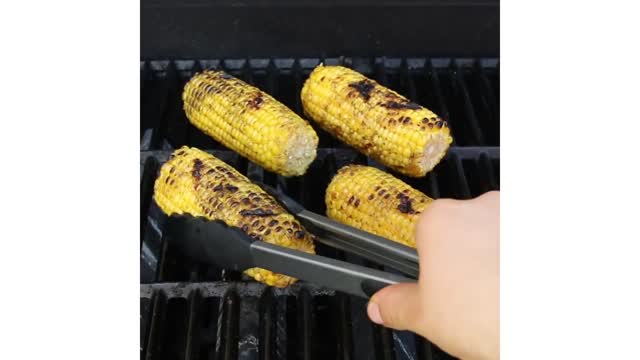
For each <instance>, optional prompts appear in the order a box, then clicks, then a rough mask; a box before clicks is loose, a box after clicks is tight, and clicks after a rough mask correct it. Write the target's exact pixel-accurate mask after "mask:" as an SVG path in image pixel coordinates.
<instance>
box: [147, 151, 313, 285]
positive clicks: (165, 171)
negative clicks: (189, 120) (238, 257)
mask: <svg viewBox="0 0 640 360" xmlns="http://www.w3.org/2000/svg"><path fill="white" fill-rule="evenodd" d="M172 169H173V171H172ZM167 179H171V180H170V181H167ZM154 199H155V201H156V203H157V204H158V206H159V207H160V208H161V209H162V211H164V212H165V213H167V214H169V215H171V214H174V213H176V214H183V213H188V214H191V215H194V216H204V217H206V218H208V219H211V220H222V221H224V222H225V223H227V224H228V225H230V226H236V227H238V228H240V229H241V230H242V231H244V232H245V233H247V234H249V235H250V236H252V237H254V238H256V239H258V240H262V241H266V242H268V243H272V244H276V245H281V246H286V247H289V248H292V249H297V250H300V251H304V252H308V253H313V252H314V246H313V241H312V237H311V234H309V233H308V232H306V231H304V229H302V227H301V226H300V224H299V223H298V221H297V220H296V219H295V218H294V217H293V216H292V215H290V214H289V213H287V212H286V211H285V210H284V209H283V208H282V207H281V206H280V204H279V203H278V202H277V201H276V200H275V199H274V198H272V197H271V196H270V195H269V194H267V193H266V192H264V191H263V190H262V189H261V188H260V187H259V186H257V185H255V184H253V183H251V182H250V181H249V180H248V179H247V178H246V177H244V176H243V175H242V174H240V173H239V172H237V171H236V170H235V169H234V168H233V167H231V166H229V165H227V164H226V163H224V162H223V161H221V160H219V159H217V158H216V157H214V156H213V155H210V154H208V153H206V152H204V151H201V150H198V149H196V148H188V147H182V148H181V149H179V150H177V151H175V152H174V153H173V155H171V159H169V161H167V162H166V163H164V164H163V165H162V167H161V168H160V175H159V176H158V178H157V179H156V182H155V188H154ZM276 224H281V225H280V226H278V228H279V229H280V230H278V231H270V230H268V229H271V227H272V226H275V225H276ZM283 228H284V229H287V230H289V231H281V230H282V229H283ZM300 229H302V230H300ZM294 231H296V233H295V234H294V233H293V232H294ZM223 250H224V249H221V251H223ZM245 273H246V274H248V275H249V276H251V277H253V278H254V279H256V280H258V281H261V282H264V283H266V284H268V285H272V286H277V287H284V286H287V285H289V284H292V283H293V282H295V281H296V279H294V278H291V277H289V276H286V275H281V274H275V273H272V272H271V271H268V270H264V269H259V268H253V269H248V270H246V271H245Z"/></svg>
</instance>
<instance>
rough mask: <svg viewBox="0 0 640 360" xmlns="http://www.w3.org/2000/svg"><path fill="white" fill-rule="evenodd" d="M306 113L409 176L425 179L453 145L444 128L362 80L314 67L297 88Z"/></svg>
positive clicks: (431, 117) (430, 115)
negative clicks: (300, 91) (302, 84)
mask: <svg viewBox="0 0 640 360" xmlns="http://www.w3.org/2000/svg"><path fill="white" fill-rule="evenodd" d="M301 97H302V105H303V106H304V111H305V113H306V114H307V115H308V116H309V117H311V118H312V119H313V120H315V121H316V122H317V123H318V124H319V125H320V126H321V127H322V128H323V129H325V130H326V131H328V132H330V133H331V134H333V135H335V136H336V137H337V138H338V139H340V140H342V141H344V142H346V143H348V144H349V145H351V146H353V147H354V148H356V149H357V150H358V151H360V152H362V153H364V154H365V155H367V156H369V157H371V158H373V159H375V160H377V161H379V162H381V163H383V164H385V165H386V166H388V167H390V168H393V169H395V170H397V171H399V172H401V173H403V174H406V175H409V176H414V177H418V176H424V175H425V174H426V173H427V172H428V171H430V170H431V169H433V167H434V166H435V165H436V164H437V163H438V162H439V161H440V160H441V159H442V157H443V156H444V154H445V152H446V151H447V148H448V147H449V144H450V143H451V141H452V139H451V136H450V133H449V128H448V126H447V122H446V121H443V120H442V119H440V118H439V117H438V116H437V115H436V114H434V113H433V112H431V111H429V110H428V109H426V108H424V107H422V106H420V105H418V104H415V103H413V102H410V101H409V100H408V99H406V98H405V97H403V96H401V95H399V94H398V93H396V92H395V91H393V90H390V89H387V88H385V87H383V86H381V85H380V84H378V83H376V82H375V81H373V80H370V79H367V78H366V77H365V76H364V75H362V74H360V73H357V72H355V71H353V70H351V69H348V68H345V67H342V66H323V65H319V66H318V67H316V68H315V69H314V70H313V72H312V73H311V75H310V77H309V79H307V81H306V82H305V84H304V86H303V88H302V96H301Z"/></svg>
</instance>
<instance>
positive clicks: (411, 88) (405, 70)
mask: <svg viewBox="0 0 640 360" xmlns="http://www.w3.org/2000/svg"><path fill="white" fill-rule="evenodd" d="M401 70H402V75H403V76H402V77H401V78H402V79H405V81H406V82H407V84H406V86H405V87H406V89H407V96H408V97H409V100H411V101H413V102H416V103H417V102H419V101H418V93H417V91H416V84H415V81H414V80H413V78H414V77H413V76H412V74H411V70H410V69H409V64H408V62H407V60H406V59H402V64H401Z"/></svg>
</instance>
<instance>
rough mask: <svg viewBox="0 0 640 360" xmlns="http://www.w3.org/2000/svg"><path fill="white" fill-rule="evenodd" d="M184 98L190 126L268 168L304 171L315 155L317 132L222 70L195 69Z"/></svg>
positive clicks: (285, 172) (288, 172) (292, 173)
mask: <svg viewBox="0 0 640 360" xmlns="http://www.w3.org/2000/svg"><path fill="white" fill-rule="evenodd" d="M182 99H183V101H184V110H185V113H186V114H187V118H188V119H189V121H191V123H192V124H193V125H195V126H196V127H197V128H198V129H200V130H202V131H203V132H205V133H206V134H207V135H209V136H211V137H213V138H214V139H216V140H217V141H219V142H220V143H222V144H223V145H225V146H226V147H228V148H229V149H232V150H234V151H236V152H238V153H240V154H241V155H242V156H244V157H246V158H248V159H249V160H251V161H253V162H255V163H256V164H258V165H260V166H262V167H264V168H265V169H267V170H269V171H273V172H276V173H278V174H280V175H284V176H297V175H302V174H304V173H305V171H306V170H307V168H308V167H309V164H311V162H312V161H313V159H315V157H316V149H317V147H318V135H316V133H315V131H314V130H313V128H312V127H311V126H310V125H309V123H307V122H306V121H305V120H304V119H302V118H301V117H299V116H298V115H296V113H294V112H293V111H291V110H290V109H289V108H287V107H286V106H284V105H283V104H281V103H280V102H278V101H277V100H275V99H274V98H272V97H271V96H269V95H268V94H266V93H264V92H263V91H261V90H260V89H258V88H256V87H253V86H251V85H248V84H246V83H244V82H242V81H241V80H239V79H236V78H234V77H232V76H230V75H227V74H226V73H224V72H222V71H210V70H208V71H204V72H202V73H199V74H196V75H195V76H194V77H193V78H191V80H190V81H189V82H188V83H187V85H185V87H184V92H183V93H182Z"/></svg>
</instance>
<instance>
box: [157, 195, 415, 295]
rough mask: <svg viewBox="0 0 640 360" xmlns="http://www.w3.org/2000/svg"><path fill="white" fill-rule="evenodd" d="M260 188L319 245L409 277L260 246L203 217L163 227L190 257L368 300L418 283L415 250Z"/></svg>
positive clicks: (186, 218) (172, 220) (171, 220)
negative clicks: (404, 284)
mask: <svg viewBox="0 0 640 360" xmlns="http://www.w3.org/2000/svg"><path fill="white" fill-rule="evenodd" d="M260 185H261V186H262V187H263V188H264V189H265V190H266V191H267V192H269V193H270V194H271V195H272V196H274V197H275V198H276V199H277V200H278V201H279V202H280V203H281V204H282V205H283V206H284V207H285V208H286V209H287V210H288V211H289V212H290V213H291V214H292V215H293V216H295V217H296V218H297V219H298V220H299V221H300V223H302V225H303V226H304V227H305V228H306V229H307V230H308V231H310V232H311V233H313V234H315V235H316V236H317V241H319V242H322V243H324V244H326V245H328V246H331V247H334V248H337V249H340V250H343V251H346V252H350V253H353V254H357V255H359V256H361V257H363V258H365V259H368V260H371V261H373V262H376V263H378V264H381V265H385V266H387V267H391V268H394V269H396V270H398V271H400V272H402V273H404V274H407V275H409V276H410V277H403V276H400V275H396V274H392V273H388V272H385V271H381V270H376V269H371V268H368V267H364V266H360V265H355V264H352V263H348V262H345V261H340V260H336V259H332V258H328V257H324V256H320V255H314V254H308V253H305V252H302V251H298V250H293V249H289V248H286V247H283V246H279V245H274V244H270V243H267V242H264V241H257V240H255V239H253V238H252V237H250V236H249V235H247V234H245V233H244V232H243V231H242V230H241V229H239V228H237V227H233V226H228V225H227V224H225V223H224V222H222V221H219V220H216V221H211V220H208V219H206V218H203V217H193V216H190V215H171V216H170V217H169V218H168V219H167V224H166V227H165V228H166V231H167V233H168V235H169V239H171V241H173V242H175V243H176V245H177V246H178V247H179V248H180V249H181V250H182V251H183V252H184V253H185V254H186V255H188V256H190V257H192V258H195V259H197V260H199V261H202V262H205V263H211V264H215V265H217V266H220V267H223V268H227V269H231V270H235V271H244V270H246V269H249V268H253V267H259V268H263V269H268V270H271V271H273V272H277V273H281V274H285V275H289V276H292V277H295V278H298V279H301V280H305V281H307V282H311V283H315V284H317V285H321V286H324V287H327V288H331V289H335V290H339V291H343V292H345V293H349V294H352V295H357V296H361V297H364V298H369V297H370V296H371V295H373V294H374V293H375V292H376V291H378V290H380V289H382V288H383V287H385V286H387V285H392V284H397V283H401V282H413V281H415V278H417V276H418V254H417V252H416V251H415V249H412V248H410V247H408V246H404V245H402V244H399V243H395V242H392V241H390V240H387V239H385V238H382V237H380V236H376V235H373V234H370V233H368V232H365V231H362V230H359V229H356V228H353V227H351V226H347V225H344V224H341V223H338V222H336V221H334V220H331V219H329V218H327V217H324V216H321V215H318V214H315V213H313V212H310V211H308V210H306V209H304V208H303V207H302V205H300V204H299V203H297V202H296V201H295V200H293V199H292V198H290V197H288V196H287V195H285V194H284V193H282V192H280V191H278V190H275V189H273V188H271V187H270V186H268V185H264V184H260ZM381 221H384V220H381Z"/></svg>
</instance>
